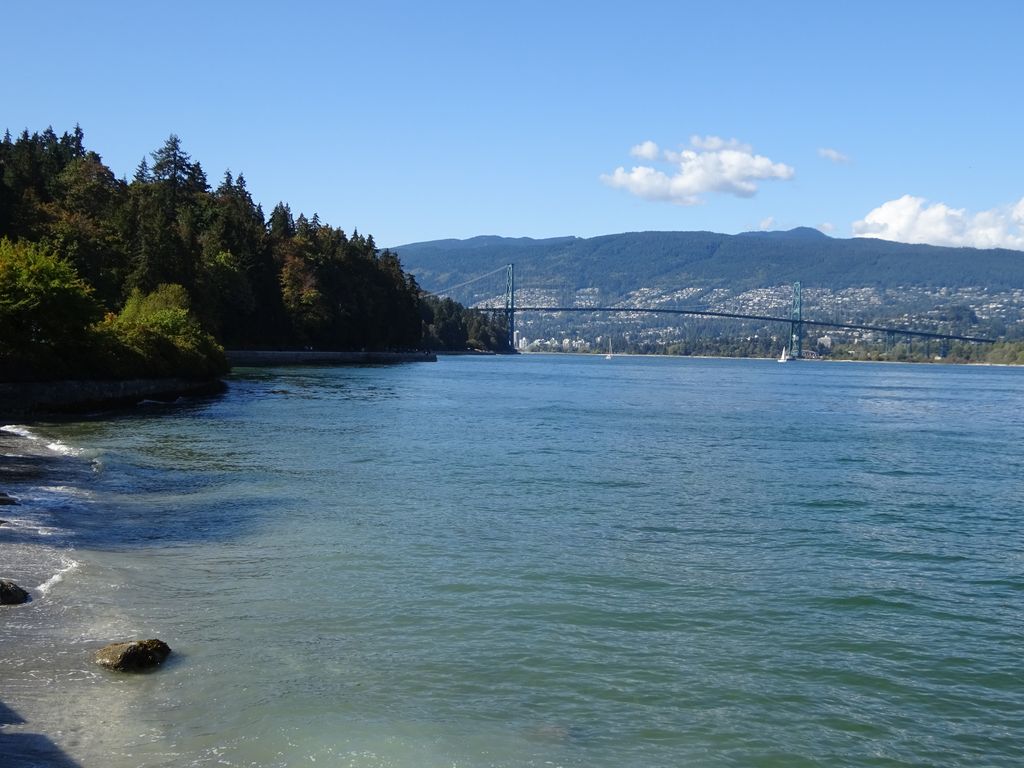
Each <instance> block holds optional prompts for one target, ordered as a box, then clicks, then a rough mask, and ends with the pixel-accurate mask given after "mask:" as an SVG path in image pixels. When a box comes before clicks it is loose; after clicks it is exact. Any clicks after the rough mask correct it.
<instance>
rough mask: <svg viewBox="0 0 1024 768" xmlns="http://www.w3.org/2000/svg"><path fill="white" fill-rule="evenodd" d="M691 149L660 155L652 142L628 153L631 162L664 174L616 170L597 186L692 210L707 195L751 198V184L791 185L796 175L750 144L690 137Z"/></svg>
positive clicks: (643, 169) (635, 168) (754, 187)
mask: <svg viewBox="0 0 1024 768" xmlns="http://www.w3.org/2000/svg"><path fill="white" fill-rule="evenodd" d="M690 147H691V148H690V149H684V150H681V151H678V152H677V151H674V150H670V149H666V150H662V149H661V148H660V147H659V146H658V145H657V144H655V143H654V142H653V141H645V142H643V143H642V144H637V145H636V146H634V147H633V148H632V149H631V150H630V154H631V155H632V156H633V157H636V158H639V159H641V160H647V161H649V162H651V163H654V162H658V163H660V164H662V165H663V166H664V167H665V170H662V169H659V168H655V167H651V166H650V165H636V166H633V168H631V169H630V170H628V171H627V170H626V169H625V168H624V167H622V166H619V167H618V168H616V169H615V170H614V171H613V172H612V173H610V174H602V175H601V181H602V182H604V183H605V184H607V185H608V186H609V187H613V188H615V189H624V190H626V191H627V192H630V193H631V194H634V195H636V196H637V197H640V198H643V199H644V200H656V201H661V202H669V203H675V204H676V205H697V204H699V203H701V202H703V200H702V198H701V196H702V195H705V194H708V193H711V192H718V193H722V194H729V195H735V196H736V197H752V196H753V195H755V194H757V184H756V183H755V182H758V181H769V180H786V179H791V178H793V175H794V173H795V172H794V170H793V168H791V167H790V166H788V165H786V164H784V163H776V162H773V161H772V160H771V159H769V158H767V157H765V156H763V155H757V154H754V150H753V148H752V147H751V146H750V145H749V144H743V143H742V142H739V141H737V140H736V139H722V138H719V137H718V136H691V137H690Z"/></svg>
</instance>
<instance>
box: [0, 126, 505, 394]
mask: <svg viewBox="0 0 1024 768" xmlns="http://www.w3.org/2000/svg"><path fill="white" fill-rule="evenodd" d="M0 237H7V238H10V240H11V241H12V242H16V243H17V244H18V245H17V246H16V247H17V248H28V249H29V251H27V252H31V253H35V251H33V250H32V249H33V248H36V247H37V246H32V245H30V244H31V243H38V244H40V245H39V246H38V247H39V248H42V249H43V250H42V251H41V252H45V253H46V254H48V257H47V259H44V261H45V265H46V268H47V269H50V270H51V271H52V270H63V271H61V272H60V274H59V275H56V276H54V278H53V279H52V280H51V281H50V282H49V283H47V285H50V287H51V290H50V292H49V293H47V292H46V291H42V290H41V285H42V283H40V284H39V285H36V288H35V291H36V292H35V293H34V294H31V295H32V296H34V297H35V298H33V299H32V300H31V301H29V299H27V298H26V297H25V295H24V290H23V289H25V288H26V286H30V283H31V280H30V275H29V274H28V273H24V274H22V273H21V272H18V273H17V274H15V272H16V270H15V268H14V267H13V266H11V267H9V269H8V272H9V274H8V275H7V277H6V279H7V280H8V283H10V285H4V286H2V287H0V290H2V296H0V299H2V300H3V302H4V303H5V304H4V310H3V311H4V312H6V313H7V314H6V315H5V316H4V318H3V328H2V329H0V334H3V335H4V339H3V340H0V344H2V345H4V346H3V351H4V354H5V355H6V357H5V358H4V362H5V370H3V371H0V376H4V377H8V378H9V377H12V376H20V377H40V376H44V377H60V376H71V375H85V374H89V375H115V376H128V375H132V376H135V375H140V374H141V375H170V374H171V373H179V374H180V373H185V374H187V375H200V372H202V371H206V372H211V371H220V370H222V368H223V354H222V352H221V351H220V348H219V347H217V346H216V345H215V344H214V343H213V342H212V341H211V340H209V338H208V337H207V336H206V334H207V333H212V334H215V335H216V336H217V337H219V338H220V339H222V340H223V341H224V342H226V343H227V344H229V345H231V346H233V347H237V348H259V347H265V348H267V347H269V348H274V347H296V346H313V347H316V348H318V349H342V350H344V349H411V348H419V347H420V346H421V337H422V332H423V320H422V317H421V315H422V308H421V302H420V290H419V286H418V285H417V284H416V281H415V280H414V279H413V278H412V277H411V276H410V275H408V274H407V273H406V272H405V271H404V270H403V268H402V265H401V263H400V262H399V260H398V257H397V255H396V254H394V253H391V252H389V251H383V252H381V251H380V250H379V249H378V248H377V246H376V244H375V243H374V240H373V237H372V236H364V235H360V234H359V233H358V232H353V234H352V235H351V236H348V235H346V233H345V232H344V231H342V230H341V229H337V228H334V227H331V226H329V225H326V224H324V223H322V222H321V221H320V219H319V217H318V216H316V215H314V216H313V217H312V218H311V219H307V218H306V217H305V216H303V215H301V214H300V215H299V216H298V218H297V219H295V218H293V217H292V212H291V209H290V208H289V207H288V206H287V205H286V204H285V203H279V204H278V205H277V206H275V208H274V209H273V212H272V214H271V217H270V220H269V221H267V220H266V218H265V216H264V214H263V211H262V209H261V208H260V206H259V205H257V204H255V203H254V202H253V200H252V197H251V195H250V194H249V192H248V190H247V188H246V184H245V178H244V176H243V175H242V174H238V175H237V176H235V175H232V174H231V173H230V172H227V173H225V174H224V178H223V181H222V182H221V184H220V185H219V186H218V187H217V188H216V189H215V190H211V188H210V186H209V185H208V183H207V178H206V174H205V172H204V171H203V169H202V166H201V165H200V164H199V163H198V162H195V161H193V160H192V158H191V157H190V156H189V155H188V153H186V152H185V150H184V148H183V146H182V142H181V140H180V139H179V138H178V137H177V136H174V135H171V136H170V137H169V138H168V139H167V141H165V142H164V144H163V146H161V147H160V148H159V149H158V150H156V151H155V152H153V153H152V154H151V156H150V158H148V159H145V158H144V159H143V160H142V162H141V163H139V166H138V168H137V169H136V171H135V174H134V177H133V179H132V181H131V182H127V181H124V180H118V179H117V178H115V176H114V174H113V173H112V172H111V171H110V169H109V168H107V167H106V166H105V165H104V164H103V162H102V160H101V159H100V157H99V155H97V154H96V153H94V152H89V151H87V150H86V149H85V147H84V145H83V135H82V132H81V130H80V129H78V128H77V127H76V128H75V130H74V132H73V133H71V134H68V133H65V134H64V135H63V136H59V137H58V136H57V135H56V134H55V133H54V132H53V130H52V129H47V130H46V131H44V132H43V133H41V134H39V133H35V134H29V132H28V131H24V132H23V133H22V134H21V135H20V136H18V137H17V138H16V139H12V138H11V137H10V135H7V136H5V137H4V138H3V140H2V141H0ZM14 247H15V246H12V245H10V244H9V245H7V246H5V248H7V249H8V250H9V249H11V248H14ZM5 253H6V251H5ZM19 253H20V251H19ZM56 255H59V257H60V258H56ZM5 258H6V257H5ZM26 258H27V257H26ZM33 258H35V257H33ZM37 261H38V259H37ZM55 265H62V266H55ZM35 268H36V269H42V266H39V265H36V267H35ZM18 269H21V267H19V268H18ZM25 269H27V267H25ZM76 271H77V275H76V274H75V273H76ZM40 279H41V278H40ZM37 282H38V281H37ZM43 282H45V281H43ZM168 285H174V286H177V287H176V288H168V287H166V286H168ZM15 286H18V287H17V289H16V288H15ZM60 290H63V291H64V294H60ZM30 293H31V292H30ZM51 294H52V296H51ZM58 295H61V296H63V297H64V298H60V299H59V300H57V299H55V298H53V297H55V296H58ZM48 297H49V298H48ZM51 299H52V300H51ZM47 301H49V303H47ZM33 302H34V303H33ZM190 307H191V309H190ZM19 308H20V309H19ZM103 310H106V311H107V312H108V313H111V314H109V315H108V317H107V319H106V320H104V321H103V322H101V323H99V324H96V325H91V324H92V323H94V322H95V321H96V320H97V319H98V317H99V316H100V315H101V314H102V311H103ZM119 310H120V311H119ZM19 312H20V313H21V314H18V313H19ZM194 318H198V324H197V322H196V320H195V319H194ZM478 335H479V336H481V337H483V339H484V341H483V342H482V343H489V342H488V341H487V339H488V334H487V333H486V332H484V331H483V330H480V331H479V334H478ZM72 342H74V343H73V344H72ZM59 344H65V346H73V347H74V354H72V352H71V351H69V350H68V349H59V350H58V346H59ZM18 345H21V347H23V348H24V349H21V347H18ZM16 347H18V349H19V350H20V351H19V352H18V358H19V360H20V362H17V361H15V359H14V357H15V355H14V353H15V351H16V350H15V348H16ZM44 358H45V360H44ZM29 359H31V361H32V362H31V365H29V363H28V362H26V361H27V360H29ZM100 361H102V362H100Z"/></svg>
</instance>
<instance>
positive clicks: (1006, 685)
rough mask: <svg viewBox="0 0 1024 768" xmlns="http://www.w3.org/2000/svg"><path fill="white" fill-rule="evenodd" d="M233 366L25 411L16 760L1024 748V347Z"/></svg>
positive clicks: (592, 757)
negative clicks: (924, 354) (31, 420)
mask: <svg viewBox="0 0 1024 768" xmlns="http://www.w3.org/2000/svg"><path fill="white" fill-rule="evenodd" d="M229 383H230V388H229V391H228V392H227V394H225V395H224V396H221V397H218V398H212V399H208V400H197V401H190V402H184V403H178V404H174V405H160V404H148V405H143V406H141V407H139V408H136V409H134V410H132V411H129V412H122V413H119V414H117V415H106V416H102V417H91V418H82V419H81V420H78V421H63V422H54V423H38V424H31V425H17V424H12V425H8V426H7V427H5V430H6V432H7V437H6V438H5V439H4V442H3V443H0V445H2V446H3V451H0V453H5V454H6V455H5V456H3V457H2V463H0V470H2V471H0V483H2V485H0V490H6V491H8V492H10V493H12V494H14V495H17V496H19V497H20V498H21V500H22V504H21V505H20V506H18V507H2V508H0V517H3V518H5V519H6V520H8V523H7V524H6V525H4V526H0V576H3V577H7V578H13V579H15V580H16V581H18V582H19V583H21V584H22V585H23V586H26V587H29V588H31V591H32V593H33V601H32V602H31V603H29V604H27V605H24V606H17V607H10V606H4V607H2V608H0V764H3V765H4V766H8V765H11V766H23V765H36V764H39V765H58V766H76V765H77V766H84V767H86V768H92V767H93V766H97V767H101V766H102V767H103V768H121V767H122V766H124V767H127V766H310V765H327V766H359V767H364V766H366V767H368V766H374V767H376V766H393V767H395V768H401V767H405V766H417V767H427V768H429V767H433V766H437V767H441V766H445V767H451V768H456V767H458V768H463V767H466V768H470V767H475V766H581V767H582V766H599V767H600V766H609V767H611V766H636V767H638V768H639V767H641V766H643V767H648V766H787V767H789V766H935V765H943V766H957V765H962V766H977V765H985V766H1018V765H1021V764H1024V533H1022V526H1021V520H1022V513H1024V483H1022V478H1024V448H1022V446H1024V371H1022V370H1013V369H1006V368H979V367H952V366H927V365H918V366H907V365H871V364H815V363H799V364H790V365H778V364H777V363H775V362H773V361H752V360H698V359H652V358H629V357H616V358H614V359H613V360H610V361H606V360H604V359H603V357H602V356H593V357H570V356H564V357H562V356H539V355H536V356H523V357H516V358H442V359H441V360H440V361H439V362H438V363H436V364H421V365H407V366H396V367H366V368H281V369H262V370H255V369H251V370H241V371H238V372H237V373H236V374H234V375H233V376H232V378H231V379H230V382H229ZM12 433H16V434H12ZM131 637H139V638H142V637H159V638H162V639H163V640H165V641H166V642H167V643H169V644H170V645H171V647H172V648H173V649H174V653H173V655H172V657H171V658H170V659H169V660H168V662H167V663H166V664H165V665H164V666H163V667H162V668H161V669H159V670H158V671H157V672H155V673H152V674H145V675H137V676H122V675H116V674H113V673H108V672H106V671H104V670H102V669H99V668H98V667H96V666H94V665H93V664H92V663H91V661H90V655H91V653H92V652H93V651H94V650H95V649H96V648H98V647H99V646H101V645H103V644H105V643H107V642H111V641H115V640H120V639H125V638H131Z"/></svg>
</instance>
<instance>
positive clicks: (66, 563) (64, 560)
mask: <svg viewBox="0 0 1024 768" xmlns="http://www.w3.org/2000/svg"><path fill="white" fill-rule="evenodd" d="M60 561H61V565H62V566H63V567H62V568H61V569H60V570H59V571H57V572H56V573H55V574H53V576H51V577H50V578H48V579H47V580H46V581H44V582H43V583H42V584H40V585H39V586H38V587H36V591H37V592H38V593H39V594H41V595H45V594H47V593H48V592H49V591H50V590H51V589H53V588H54V587H55V586H57V585H58V584H60V583H61V582H62V581H64V575H65V574H67V573H70V572H71V571H73V570H75V569H76V568H77V567H78V566H79V562H78V561H77V560H72V559H71V558H70V557H61V559H60Z"/></svg>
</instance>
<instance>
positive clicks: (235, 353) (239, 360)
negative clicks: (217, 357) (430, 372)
mask: <svg viewBox="0 0 1024 768" xmlns="http://www.w3.org/2000/svg"><path fill="white" fill-rule="evenodd" d="M227 356H228V362H229V363H230V364H231V365H232V366H233V367H234V366H240V367H253V368H259V367H267V366H274V365H387V364H391V363H434V362H437V355H435V354H434V353H433V352H318V351H309V350H229V351H228V353H227Z"/></svg>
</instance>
